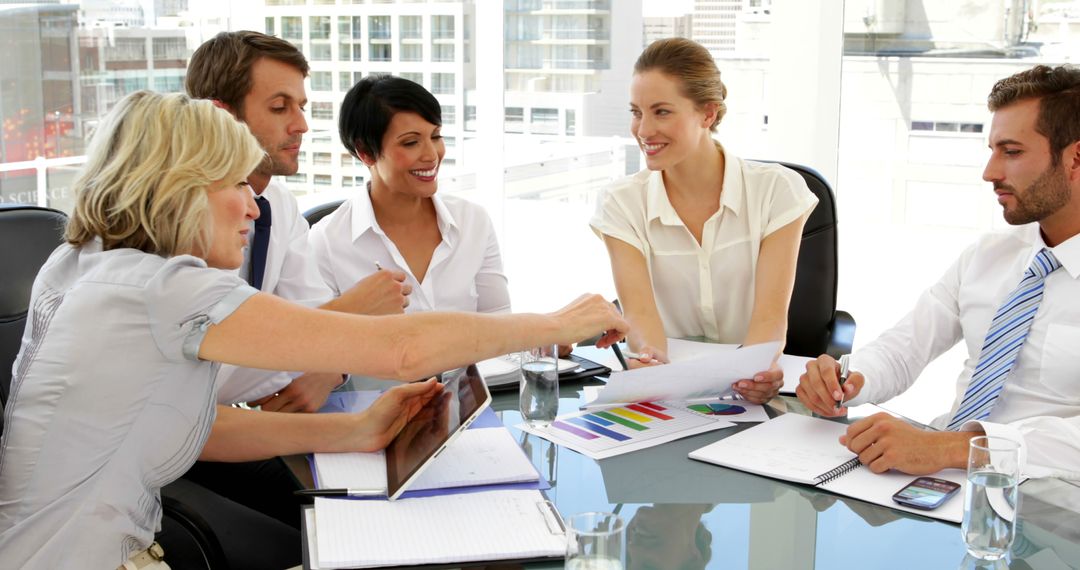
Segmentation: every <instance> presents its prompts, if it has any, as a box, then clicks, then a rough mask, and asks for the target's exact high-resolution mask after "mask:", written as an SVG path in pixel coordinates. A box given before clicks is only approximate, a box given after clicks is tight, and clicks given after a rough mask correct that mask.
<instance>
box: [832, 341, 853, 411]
mask: <svg viewBox="0 0 1080 570" xmlns="http://www.w3.org/2000/svg"><path fill="white" fill-rule="evenodd" d="M850 371H851V355H850V354H845V355H842V356H841V357H840V399H839V400H837V401H836V409H837V410H839V409H840V408H842V407H844V383H845V382H847V379H848V374H849V373H850Z"/></svg>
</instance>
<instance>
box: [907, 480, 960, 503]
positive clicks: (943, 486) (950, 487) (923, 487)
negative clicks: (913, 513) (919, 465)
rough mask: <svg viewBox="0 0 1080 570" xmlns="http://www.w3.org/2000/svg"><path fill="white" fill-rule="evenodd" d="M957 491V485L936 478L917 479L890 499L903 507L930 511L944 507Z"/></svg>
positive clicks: (958, 486) (958, 485)
mask: <svg viewBox="0 0 1080 570" xmlns="http://www.w3.org/2000/svg"><path fill="white" fill-rule="evenodd" d="M959 490H960V484H959V483H953V482H952V481H947V480H945V479H938V478H937V477H919V478H917V479H915V480H914V481H912V482H910V483H908V484H907V485H906V486H905V487H904V488H903V489H900V490H899V491H897V492H896V494H895V495H893V496H892V499H893V500H894V501H896V502H897V503H899V504H901V505H904V506H905V507H911V508H913V509H922V510H924V511H932V510H934V509H936V508H938V507H940V506H941V505H944V504H945V502H946V501H948V500H949V498H950V497H952V496H953V495H955V494H956V492H957V491H959Z"/></svg>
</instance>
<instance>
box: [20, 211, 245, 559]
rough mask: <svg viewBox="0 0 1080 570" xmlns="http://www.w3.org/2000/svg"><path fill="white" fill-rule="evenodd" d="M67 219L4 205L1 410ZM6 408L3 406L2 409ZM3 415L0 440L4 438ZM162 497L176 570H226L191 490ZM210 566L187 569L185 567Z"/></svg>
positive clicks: (217, 546)
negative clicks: (189, 500)
mask: <svg viewBox="0 0 1080 570" xmlns="http://www.w3.org/2000/svg"><path fill="white" fill-rule="evenodd" d="M65 224H67V216H66V215H65V214H64V213H63V212H60V211H58V210H53V209H51V208H41V207H38V206H30V205H26V204H0V268H2V269H0V405H3V406H6V405H7V401H8V395H9V394H8V392H9V389H10V386H11V367H12V364H14V362H15V357H16V355H18V353H19V346H20V345H21V343H22V335H23V329H24V328H26V314H27V310H28V309H29V306H30V291H31V289H32V288H33V285H34V279H35V278H36V277H37V274H38V271H39V270H40V269H41V265H42V264H43V263H45V260H46V259H48V257H49V254H51V253H52V252H53V250H54V249H56V246H58V245H60V244H61V243H63V241H64V226H65ZM0 407H2V406H0ZM3 429H4V425H3V415H2V414H0V434H2V433H3ZM175 491H178V493H171V492H170V491H169V490H166V491H163V492H162V507H163V511H164V512H163V519H162V523H161V525H162V529H163V530H164V531H166V532H169V533H170V536H171V537H172V540H171V541H170V542H171V543H172V544H171V545H170V551H169V553H168V555H167V556H168V557H169V560H170V563H172V560H174V559H175V560H178V561H179V562H181V563H180V564H173V566H172V567H173V568H175V569H177V570H179V569H182V568H213V569H217V568H226V567H227V566H226V564H225V556H224V553H223V552H222V549H221V546H220V544H219V543H218V541H217V539H216V538H215V537H214V534H213V532H212V531H211V530H210V527H209V526H208V525H207V524H206V523H205V521H204V520H202V518H201V517H199V516H198V514H197V513H196V512H195V511H194V510H193V509H192V508H190V507H189V506H188V505H187V504H186V503H185V496H184V493H186V492H187V490H186V489H183V488H181V489H176V490H175ZM188 560H196V561H203V562H205V564H201V563H200V564H186V563H184V562H185V561H188Z"/></svg>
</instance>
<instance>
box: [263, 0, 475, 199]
mask: <svg viewBox="0 0 1080 570" xmlns="http://www.w3.org/2000/svg"><path fill="white" fill-rule="evenodd" d="M473 8H474V7H473V3H472V2H399V3H386V2H367V3H357V4H346V5H333V4H318V3H316V4H313V5H291V4H288V3H285V2H279V1H278V0H266V5H265V7H264V8H263V9H264V30H263V31H265V32H266V33H268V34H272V35H276V36H279V37H281V38H283V39H286V40H288V41H290V42H292V43H293V44H295V45H296V46H297V47H298V48H299V49H300V50H301V51H303V52H304V54H305V55H306V56H307V59H308V62H309V63H310V65H311V72H310V76H309V79H308V99H309V103H308V109H309V119H310V120H309V127H310V129H311V132H310V133H309V134H308V136H307V137H306V139H305V143H304V147H303V150H302V151H301V161H300V171H299V172H298V173H297V174H296V175H295V176H291V177H289V178H288V179H287V183H288V185H289V187H290V188H291V189H292V190H293V191H294V192H296V193H298V194H303V193H307V192H312V191H313V192H325V191H330V190H337V189H346V188H351V187H353V186H359V185H362V184H363V183H364V182H365V180H366V177H367V175H368V173H367V169H366V168H365V167H364V166H363V164H362V163H360V161H359V160H357V159H355V158H353V157H351V156H350V155H349V154H348V153H347V152H345V150H344V148H343V147H342V146H341V142H340V141H339V140H338V137H337V118H338V110H339V108H340V106H341V101H342V99H343V98H344V96H345V93H346V92H347V91H348V90H349V89H350V88H351V87H352V86H353V85H354V84H355V83H356V82H357V81H359V80H360V79H361V78H362V77H364V76H367V75H372V74H393V75H398V76H401V77H404V78H406V79H410V80H412V81H415V82H417V83H419V84H421V85H423V86H424V87H426V88H427V89H428V90H429V91H431V92H432V93H433V94H434V95H435V98H436V99H438V101H439V103H440V104H441V105H442V112H443V128H442V134H443V137H444V138H443V140H444V142H445V143H446V157H445V159H444V162H443V164H444V167H445V170H446V171H448V172H453V171H454V170H455V167H456V166H457V165H458V164H459V162H460V161H461V160H462V156H461V154H462V153H461V152H460V149H459V147H460V146H463V145H461V142H462V141H461V137H462V136H463V131H464V129H463V124H464V122H465V121H466V118H467V113H466V110H465V92H466V90H468V89H469V88H470V86H471V85H474V84H475V80H474V74H475V73H476V71H475V69H474V67H475V66H473V65H472V64H471V63H470V60H471V58H470V56H469V54H468V52H469V50H470V49H472V47H471V45H470V42H469V37H468V36H467V33H466V31H467V30H469V24H468V23H467V22H466V20H467V19H471V17H472V10H473Z"/></svg>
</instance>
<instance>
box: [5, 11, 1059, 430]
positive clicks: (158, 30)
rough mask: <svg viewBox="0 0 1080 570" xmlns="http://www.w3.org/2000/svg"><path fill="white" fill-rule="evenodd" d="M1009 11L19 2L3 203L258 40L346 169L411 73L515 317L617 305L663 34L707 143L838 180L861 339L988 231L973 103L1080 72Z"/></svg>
mask: <svg viewBox="0 0 1080 570" xmlns="http://www.w3.org/2000/svg"><path fill="white" fill-rule="evenodd" d="M1024 5H1025V6H1027V9H1025V10H1015V9H1013V8H1012V4H1011V3H1009V2H1002V1H1000V0H970V1H967V2H964V3H955V2H938V3H933V2H922V3H912V2H903V1H897V2H891V1H880V0H847V1H846V2H844V3H839V2H832V1H829V0H772V1H768V0H761V1H759V0H731V1H727V0H715V1H708V2H706V1H701V0H693V1H688V0H626V1H625V2H624V1H623V0H619V1H618V2H612V1H610V0H503V1H501V2H500V1H491V2H487V1H480V0H460V1H426V2H422V1H421V2H374V1H371V0H366V1H346V0H339V1H337V2H331V1H330V0H317V1H316V0H311V1H301V0H267V1H264V2H255V3H254V4H252V5H251V7H250V9H249V7H248V5H247V4H244V7H245V8H244V10H235V8H237V7H238V6H239V5H237V4H234V3H232V2H230V1H229V0H225V1H223V2H211V3H199V4H196V3H191V6H190V7H189V8H190V10H189V12H191V14H190V18H189V19H188V20H184V19H183V18H181V19H179V20H177V19H175V18H174V19H171V20H168V19H165V20H160V21H156V22H150V21H144V22H141V23H140V22H136V21H129V20H127V19H125V20H124V21H123V22H121V21H116V22H114V23H113V25H111V27H108V28H105V27H101V26H98V27H94V26H87V25H85V24H82V25H81V24H80V17H79V14H78V8H77V7H75V6H74V5H72V4H27V5H26V6H29V7H27V8H20V9H19V10H0V24H3V25H2V26H0V29H3V30H4V31H5V33H4V34H0V45H2V46H4V48H5V53H6V54H9V57H7V58H4V60H3V61H2V62H0V69H2V74H0V77H3V80H2V81H0V119H2V120H3V125H4V131H3V139H2V144H0V200H3V201H29V202H41V203H44V204H49V205H54V206H57V207H60V208H64V209H66V208H69V207H70V205H71V200H72V196H71V193H70V186H71V182H72V180H73V178H74V175H75V173H77V171H78V168H79V164H80V162H79V161H80V157H82V156H83V155H84V153H85V143H86V137H87V136H88V134H89V133H90V132H92V130H93V128H94V126H95V125H96V124H97V122H98V121H99V119H100V117H101V115H103V114H104V113H105V112H107V111H108V110H109V109H110V108H111V107H112V106H113V105H115V103H116V101H117V100H118V99H119V98H120V97H122V96H123V95H125V94H127V93H129V92H131V91H134V90H137V89H146V88H152V89H156V90H180V89H182V86H183V83H182V82H183V77H184V72H185V70H184V65H186V61H187V59H188V57H189V56H190V53H191V51H192V50H194V48H195V47H197V46H198V44H199V42H201V41H203V40H205V39H207V37H209V36H210V35H211V34H212V33H213V30H214V29H216V28H214V26H216V25H227V26H232V27H233V28H235V29H240V28H244V29H262V30H265V31H267V32H269V33H276V34H279V35H280V36H281V37H283V38H285V39H287V40H289V41H291V42H293V43H294V44H295V45H297V46H298V47H300V48H301V49H303V50H304V51H305V53H306V54H307V56H308V58H309V59H310V60H311V61H312V62H313V66H312V67H313V70H312V72H311V75H310V83H309V88H310V90H311V91H312V92H313V93H316V92H317V93H318V96H317V97H316V96H313V97H312V98H313V99H317V102H314V103H312V104H311V105H310V113H311V118H312V119H313V120H315V121H320V122H322V126H316V127H315V129H316V130H313V131H312V132H310V133H308V134H307V135H306V136H305V140H304V149H305V151H308V153H309V154H311V156H316V154H315V153H319V154H318V156H319V157H325V156H326V155H327V153H329V156H333V155H334V154H338V155H339V156H340V155H341V154H342V152H343V150H342V149H341V147H340V143H339V142H338V141H337V140H336V135H335V134H334V133H333V132H332V129H328V128H327V127H326V125H327V124H329V123H328V122H329V121H330V120H331V119H332V118H333V116H334V112H335V111H334V110H335V109H336V108H337V107H338V106H339V105H340V102H341V98H342V97H343V96H344V93H345V91H346V90H347V89H348V88H349V87H351V86H352V84H353V83H354V82H356V81H357V80H359V79H360V78H362V77H363V76H364V75H366V74H373V73H394V74H398V75H401V76H403V77H408V78H410V79H414V80H416V81H418V82H423V81H424V79H425V78H426V79H427V81H426V86H427V87H428V88H429V89H430V90H431V91H432V92H433V93H434V94H435V95H436V97H437V98H438V100H439V102H440V104H441V105H443V109H444V123H445V124H444V129H443V130H444V134H445V135H446V136H447V137H449V139H451V140H454V141H455V145H454V149H453V156H452V157H449V158H448V162H447V164H446V166H445V168H444V169H443V172H442V173H441V179H440V192H445V193H448V194H449V193H454V194H458V195H461V196H463V197H466V198H468V199H472V200H475V201H478V202H480V203H481V204H483V205H484V206H485V207H486V208H487V209H488V210H489V212H491V213H492V216H493V218H494V219H495V222H496V226H497V228H498V230H499V232H500V238H501V240H502V243H501V246H502V249H503V251H504V253H505V254H506V255H505V256H504V259H505V261H506V271H507V274H508V275H509V277H510V283H511V294H512V297H513V301H514V306H515V309H519V310H542V309H551V308H555V307H556V306H557V305H559V304H561V303H562V302H565V301H567V300H569V299H571V298H573V297H574V296H576V294H577V293H580V292H582V291H586V290H590V291H597V292H600V293H602V294H605V295H613V294H614V288H613V287H612V284H611V278H610V275H609V270H608V266H607V262H606V252H605V251H604V249H603V246H602V244H601V243H600V241H599V240H598V239H596V238H595V236H593V235H592V232H591V231H590V230H589V228H588V220H589V217H590V216H591V215H592V212H593V211H594V210H595V205H596V197H597V195H598V193H599V192H600V191H601V190H602V189H603V188H604V187H605V186H606V185H607V184H609V183H610V182H611V181H612V180H613V179H615V178H617V177H620V176H625V175H626V174H628V173H632V172H635V171H636V170H638V169H640V168H642V167H643V161H642V160H641V156H640V153H639V151H638V150H637V147H636V145H635V144H634V141H633V140H632V139H630V137H629V133H628V128H629V113H628V112H627V111H626V109H627V100H628V89H629V81H630V78H631V74H632V68H633V64H634V60H635V59H636V57H637V54H638V53H640V51H641V49H642V48H643V47H644V46H645V45H646V44H647V43H649V42H651V41H653V40H655V39H657V38H661V37H670V36H684V37H690V38H693V39H695V40H697V41H699V42H701V43H702V44H703V45H705V46H706V47H707V48H708V49H709V50H710V51H711V53H712V54H713V57H714V58H715V60H716V62H717V64H718V66H719V67H720V69H721V71H722V77H723V80H724V82H725V83H726V85H727V87H728V98H727V105H728V113H727V116H726V117H725V118H724V120H723V122H722V123H721V125H720V128H719V132H718V134H717V138H718V139H719V140H720V141H722V143H723V145H724V148H725V149H726V150H727V151H728V152H730V153H733V154H734V155H737V156H742V157H745V158H759V159H774V160H789V161H793V162H799V163H803V164H806V165H808V166H811V167H813V168H815V169H817V170H819V171H821V172H822V173H824V174H825V175H826V177H827V178H828V179H829V180H830V182H831V183H832V184H833V186H834V188H835V190H836V193H837V196H838V207H839V217H840V220H841V226H840V228H841V229H840V236H841V242H840V264H839V267H840V273H841V276H840V277H841V279H840V291H839V305H840V307H841V308H843V309H845V310H848V311H850V312H852V313H853V314H854V315H855V317H856V319H857V320H858V323H859V329H858V335H857V336H856V341H857V343H860V344H861V343H863V342H866V341H868V340H870V339H872V338H874V337H875V336H877V334H879V333H880V332H881V331H883V330H884V329H885V328H886V327H888V326H889V325H890V324H891V323H892V322H893V321H894V320H896V319H897V318H898V317H899V316H901V313H902V312H903V311H904V310H905V309H906V308H907V306H908V305H910V303H911V302H913V301H914V298H915V296H916V295H917V294H918V292H919V291H921V290H922V289H923V288H925V287H926V286H928V285H929V284H931V283H932V282H933V281H934V280H935V279H936V277H937V276H938V275H939V274H940V273H941V271H943V270H944V268H945V267H946V266H947V265H948V263H949V262H951V260H952V259H953V258H954V257H955V255H956V254H957V252H959V251H960V250H961V249H962V248H963V247H964V246H965V245H966V244H967V243H969V242H970V241H971V240H972V239H974V237H975V236H977V235H978V234H980V233H981V232H983V231H985V230H987V229H991V228H996V227H1000V226H1002V225H1003V222H1002V221H1001V216H1000V210H999V208H998V207H997V205H996V203H995V202H994V201H993V200H992V199H989V198H990V196H989V193H988V189H987V185H986V183H984V182H982V181H981V178H980V176H981V169H982V165H983V162H984V161H985V159H986V156H987V150H986V148H985V147H986V141H985V137H986V135H987V132H988V130H989V120H990V115H989V112H988V111H987V110H986V108H985V103H984V102H985V98H986V94H987V92H988V91H989V88H990V86H991V85H992V84H993V82H994V81H995V80H997V79H1000V78H1002V77H1005V76H1007V75H1010V74H1012V73H1015V72H1016V71H1019V70H1021V69H1024V68H1026V67H1030V66H1031V65H1033V64H1034V63H1036V62H1043V63H1047V64H1057V63H1062V62H1067V61H1074V62H1075V61H1076V59H1077V56H1076V54H1077V53H1078V52H1077V50H1076V45H1077V42H1078V41H1080V32H1077V31H1076V30H1077V29H1078V26H1080V24H1078V23H1077V22H1078V21H1080V20H1078V17H1077V16H1076V13H1075V11H1074V10H1073V8H1074V6H1073V3H1069V2H1060V1H1052V0H1043V1H1040V2H1027V3H1025V4H1024ZM720 8H722V10H721V9H720ZM236 12H242V14H240V15H239V16H237V15H236V14H235V13H236ZM721 15H722V17H721ZM207 22H217V24H206V23H207ZM204 24H205V25H204ZM335 24H336V25H335ZM335 46H336V47H335ZM395 49H396V53H395ZM365 51H366V52H367V53H366V55H365ZM335 78H336V81H334V80H335ZM38 157H41V158H42V159H44V160H47V161H56V162H49V163H47V164H46V165H45V166H44V167H43V168H42V176H40V177H39V176H38V170H37V168H38V167H36V166H34V163H33V161H34V160H36V159H37V158H38ZM320 160H322V158H320ZM63 161H66V162H63ZM451 163H452V164H451ZM314 167H315V165H314V164H312V163H309V162H305V163H304V166H303V167H302V170H301V172H299V173H298V174H297V175H295V176H293V177H289V178H288V179H287V181H286V182H287V184H288V186H289V187H290V188H291V189H293V190H294V191H295V192H296V194H297V195H298V196H300V197H301V200H302V201H303V204H302V205H305V206H312V205H315V204H317V203H319V202H322V201H328V200H330V199H333V198H335V197H340V196H338V195H336V194H335V192H338V191H340V188H338V187H336V186H334V185H333V184H330V185H327V184H325V182H326V181H327V180H328V178H326V177H327V176H329V177H330V178H329V180H345V179H346V177H349V179H351V180H354V181H360V180H365V179H366V177H367V175H368V173H367V171H366V168H365V167H364V166H363V165H362V164H360V163H359V162H358V161H355V160H352V159H351V158H350V159H349V160H338V161H333V160H332V161H331V162H330V164H319V165H318V168H319V169H320V170H319V171H318V172H315V171H314V170H312V169H313V168H314ZM316 175H318V176H319V178H318V179H316V178H314V177H315V176H316ZM316 180H317V181H318V182H319V184H318V185H316V184H315V181H316ZM41 181H44V182H41ZM552 227H558V228H560V231H559V232H550V231H548V230H549V229H550V228H552ZM537 236H545V237H544V238H543V239H540V238H538V237H537ZM550 251H573V252H574V257H575V258H576V259H588V260H589V262H588V263H583V264H582V266H581V267H577V268H575V269H576V273H575V275H574V278H573V279H566V278H565V277H564V276H559V275H550V276H549V275H547V274H542V275H537V274H534V273H532V272H531V270H530V266H529V265H527V264H526V262H525V261H519V260H531V259H534V258H539V257H541V256H543V255H545V252H550ZM882 297H888V298H890V299H893V300H895V302H893V303H887V304H886V303H880V298H882ZM949 368H950V367H949V366H943V367H942V368H941V369H935V370H931V371H928V372H927V374H928V375H934V374H939V375H940V374H949V373H951V371H950V370H949ZM916 394H919V393H918V392H916ZM930 399H932V398H930ZM905 411H908V410H905ZM914 415H916V417H919V416H918V415H917V414H914ZM924 418H925V416H923V417H920V419H924Z"/></svg>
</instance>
